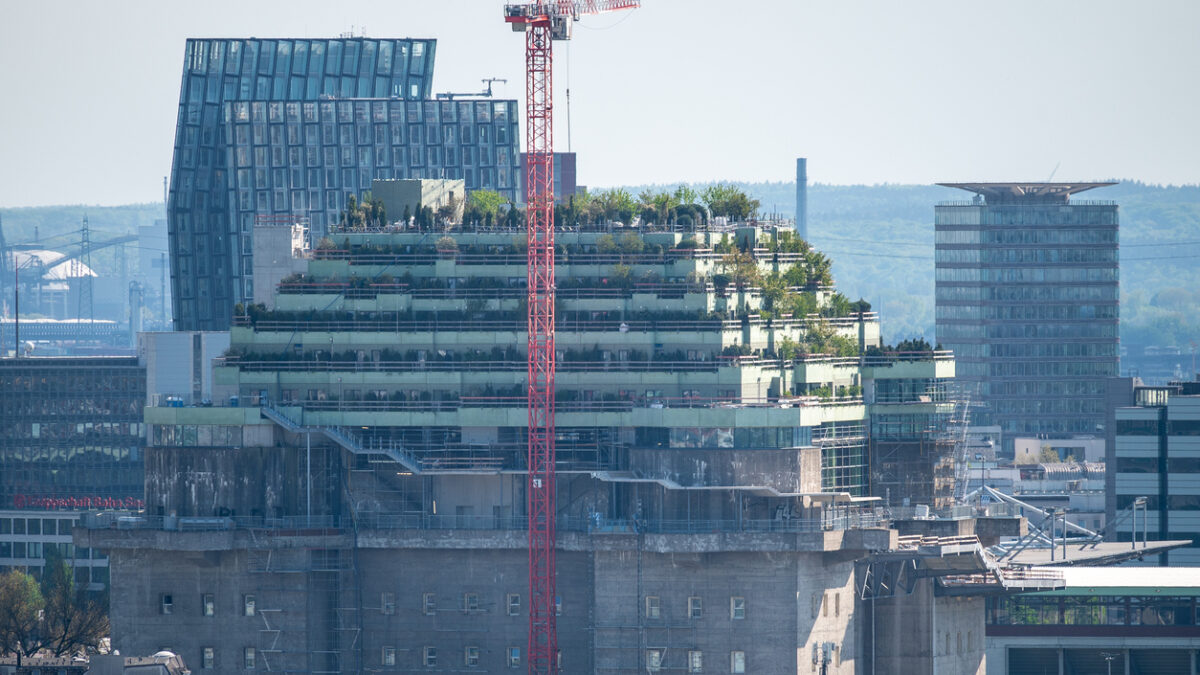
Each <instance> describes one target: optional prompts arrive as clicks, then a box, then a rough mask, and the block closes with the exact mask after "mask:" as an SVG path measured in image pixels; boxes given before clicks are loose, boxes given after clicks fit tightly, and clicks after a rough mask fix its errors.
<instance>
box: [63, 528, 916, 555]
mask: <svg viewBox="0 0 1200 675" xmlns="http://www.w3.org/2000/svg"><path fill="white" fill-rule="evenodd" d="M73 535H74V541H75V545H76V546H86V547H90V548H102V549H141V548H150V549H159V550H165V551H229V550H234V549H288V548H351V547H353V546H354V545H355V538H354V535H353V534H352V533H350V532H345V531H339V530H222V531H208V532H177V531H168V530H151V529H142V530H118V529H107V530H94V529H86V528H75V529H74V531H73ZM639 536H640V537H641V541H642V550H644V551H650V552H654V553H723V552H756V551H771V552H789V551H791V552H799V553H833V552H839V551H879V550H889V549H891V548H894V547H895V545H896V532H895V530H888V529H883V528H878V529H862V530H838V531H828V532H803V533H790V532H707V533H699V532H698V533H691V534H644V535H638V534H634V533H603V532H597V533H592V534H586V533H582V532H560V533H559V534H558V549H559V550H560V551H623V550H628V551H632V550H636V549H637V548H638V540H639ZM526 542H527V538H526V534H525V532H524V531H523V530H465V529H464V530H403V529H369V530H360V531H359V534H358V539H357V545H358V547H359V548H360V549H384V548H399V549H441V550H446V549H454V550H466V549H510V550H524V549H525V548H526V546H527V543H526Z"/></svg>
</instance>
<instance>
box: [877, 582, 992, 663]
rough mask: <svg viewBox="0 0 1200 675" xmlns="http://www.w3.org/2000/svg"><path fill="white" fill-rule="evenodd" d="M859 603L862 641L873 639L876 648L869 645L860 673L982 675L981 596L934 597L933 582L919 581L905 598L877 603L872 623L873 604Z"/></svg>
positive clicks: (982, 622) (982, 617) (982, 611)
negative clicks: (872, 637)
mask: <svg viewBox="0 0 1200 675" xmlns="http://www.w3.org/2000/svg"><path fill="white" fill-rule="evenodd" d="M859 604H860V607H863V609H864V611H863V616H864V617H866V620H864V623H863V625H862V626H861V629H860V630H861V632H862V634H863V635H864V637H865V636H868V635H873V636H874V638H875V646H874V650H873V651H872V650H871V649H870V648H869V646H868V648H867V649H865V650H864V652H865V655H864V656H865V660H866V663H865V664H864V670H863V672H864V673H872V674H873V675H891V674H896V675H902V674H907V673H933V674H938V673H941V674H942V675H949V674H951V673H953V674H955V675H958V674H960V673H967V674H969V673H975V674H976V675H983V674H984V672H985V670H986V667H987V664H986V656H985V654H986V640H985V639H984V600H983V598H982V597H938V596H936V595H935V594H934V582H933V581H932V580H930V579H922V580H920V581H918V582H917V585H916V588H915V589H914V590H913V592H912V593H911V594H909V595H904V594H902V593H900V594H897V595H896V596H895V597H893V598H888V599H881V600H878V601H876V605H875V607H876V609H875V620H874V624H873V625H872V624H871V622H870V621H869V617H870V608H869V605H870V604H871V601H870V600H866V601H860V603H859ZM868 641H869V638H868ZM872 661H873V662H874V670H872V669H871V662H872Z"/></svg>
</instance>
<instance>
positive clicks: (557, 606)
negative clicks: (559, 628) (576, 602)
mask: <svg viewBox="0 0 1200 675" xmlns="http://www.w3.org/2000/svg"><path fill="white" fill-rule="evenodd" d="M554 616H562V596H561V595H556V596H554Z"/></svg>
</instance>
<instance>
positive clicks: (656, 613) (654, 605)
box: [646, 595, 662, 619]
mask: <svg viewBox="0 0 1200 675" xmlns="http://www.w3.org/2000/svg"><path fill="white" fill-rule="evenodd" d="M660 616H662V607H661V605H660V604H659V601H658V596H657V595H647V596H646V618H647V619H657V618H659V617H660Z"/></svg>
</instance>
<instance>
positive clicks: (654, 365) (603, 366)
mask: <svg viewBox="0 0 1200 675" xmlns="http://www.w3.org/2000/svg"><path fill="white" fill-rule="evenodd" d="M217 365H221V366H231V367H235V368H238V369H240V370H244V371H247V372H274V371H282V372H308V371H314V372H339V373H341V372H345V373H380V372H382V373H420V372H525V371H526V369H527V368H528V364H527V363H526V362H525V361H517V360H513V361H472V360H457V361H432V360H429V361H369V360H367V361H329V360H322V359H308V360H301V359H296V360H264V361H256V360H254V359H252V358H237V357H225V358H224V359H221V360H220V362H219V363H218V364H217ZM747 366H766V367H773V368H778V367H779V360H778V359H760V358H747V357H726V356H720V357H716V358H715V359H713V360H710V361H677V360H668V359H662V360H638V361H619V360H610V361H558V365H557V370H558V372H560V373H563V372H585V373H609V372H662V371H665V372H716V371H718V370H719V369H721V368H740V367H747Z"/></svg>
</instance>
